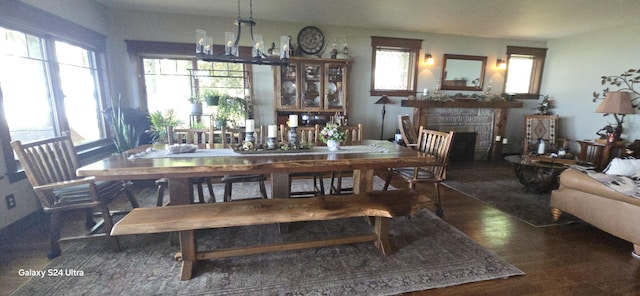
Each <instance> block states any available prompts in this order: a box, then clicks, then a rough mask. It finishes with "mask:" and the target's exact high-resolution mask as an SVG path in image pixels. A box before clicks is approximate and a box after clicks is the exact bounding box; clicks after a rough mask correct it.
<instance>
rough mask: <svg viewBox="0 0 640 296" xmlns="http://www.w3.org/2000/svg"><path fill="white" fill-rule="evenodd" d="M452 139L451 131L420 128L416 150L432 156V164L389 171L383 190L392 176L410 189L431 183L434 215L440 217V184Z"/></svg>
mask: <svg viewBox="0 0 640 296" xmlns="http://www.w3.org/2000/svg"><path fill="white" fill-rule="evenodd" d="M453 137H454V132H453V131H450V132H448V133H447V132H439V131H433V130H428V129H423V128H420V132H419V134H418V141H417V144H418V146H417V150H418V151H420V152H422V153H424V155H425V156H427V155H429V156H433V157H434V158H435V159H434V163H433V164H431V165H429V166H426V167H408V168H393V169H390V170H389V174H388V175H387V178H386V180H385V183H384V188H383V190H387V189H388V188H389V184H390V183H391V178H392V177H393V175H394V174H395V175H398V176H400V177H401V178H402V179H404V180H405V181H406V182H408V183H409V188H411V189H415V187H416V184H417V183H423V182H424V183H433V184H434V186H435V194H436V214H437V215H438V216H442V214H443V213H444V212H443V210H442V203H441V201H440V183H441V182H442V181H443V180H444V179H446V177H447V165H448V163H449V152H450V151H451V143H452V140H453Z"/></svg>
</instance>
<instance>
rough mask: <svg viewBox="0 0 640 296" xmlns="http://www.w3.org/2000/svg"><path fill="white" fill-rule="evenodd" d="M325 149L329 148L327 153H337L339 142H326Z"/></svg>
mask: <svg viewBox="0 0 640 296" xmlns="http://www.w3.org/2000/svg"><path fill="white" fill-rule="evenodd" d="M327 148H329V151H338V150H340V142H338V141H335V140H328V141H327Z"/></svg>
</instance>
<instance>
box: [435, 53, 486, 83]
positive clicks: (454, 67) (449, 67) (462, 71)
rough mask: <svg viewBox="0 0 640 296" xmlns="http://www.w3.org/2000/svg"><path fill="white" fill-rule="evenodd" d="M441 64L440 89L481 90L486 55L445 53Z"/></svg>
mask: <svg viewBox="0 0 640 296" xmlns="http://www.w3.org/2000/svg"><path fill="white" fill-rule="evenodd" d="M443 61H444V64H443V66H442V81H441V86H440V89H442V90H467V91H482V88H483V83H484V71H485V68H486V65H487V57H486V56H471V55H459V54H445V55H444V58H443Z"/></svg>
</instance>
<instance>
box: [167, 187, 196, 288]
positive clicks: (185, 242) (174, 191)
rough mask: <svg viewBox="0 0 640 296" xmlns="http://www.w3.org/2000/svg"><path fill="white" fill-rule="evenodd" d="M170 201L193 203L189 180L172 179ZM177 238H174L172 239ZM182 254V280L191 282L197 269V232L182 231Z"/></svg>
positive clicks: (173, 203) (183, 203)
mask: <svg viewBox="0 0 640 296" xmlns="http://www.w3.org/2000/svg"><path fill="white" fill-rule="evenodd" d="M168 182H169V200H170V201H171V202H170V204H171V205H186V204H190V203H192V202H193V186H190V184H189V179H188V178H170V179H169V180H168ZM173 237H175V236H172V238H173ZM179 237H180V252H181V253H182V272H181V275H180V280H183V281H185V280H190V279H191V278H192V277H193V272H194V271H195V267H196V252H197V250H198V248H197V245H196V236H195V231H193V230H191V231H181V232H180V233H179Z"/></svg>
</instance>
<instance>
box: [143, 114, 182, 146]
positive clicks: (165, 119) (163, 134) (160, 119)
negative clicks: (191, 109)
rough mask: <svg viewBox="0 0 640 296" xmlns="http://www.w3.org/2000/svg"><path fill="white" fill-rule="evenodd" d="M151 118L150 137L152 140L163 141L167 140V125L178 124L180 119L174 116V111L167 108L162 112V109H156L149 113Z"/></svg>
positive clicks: (180, 123) (180, 121)
mask: <svg viewBox="0 0 640 296" xmlns="http://www.w3.org/2000/svg"><path fill="white" fill-rule="evenodd" d="M149 119H151V127H150V130H151V137H152V139H153V141H154V142H160V143H162V142H165V141H166V140H167V127H169V126H180V125H182V120H180V119H178V118H176V114H175V111H174V110H173V109H168V110H166V111H165V113H164V114H163V113H162V111H159V110H158V111H156V112H153V113H151V114H150V115H149Z"/></svg>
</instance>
